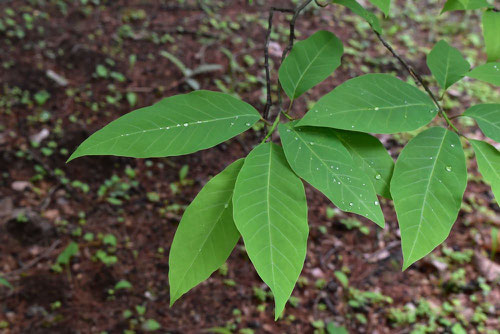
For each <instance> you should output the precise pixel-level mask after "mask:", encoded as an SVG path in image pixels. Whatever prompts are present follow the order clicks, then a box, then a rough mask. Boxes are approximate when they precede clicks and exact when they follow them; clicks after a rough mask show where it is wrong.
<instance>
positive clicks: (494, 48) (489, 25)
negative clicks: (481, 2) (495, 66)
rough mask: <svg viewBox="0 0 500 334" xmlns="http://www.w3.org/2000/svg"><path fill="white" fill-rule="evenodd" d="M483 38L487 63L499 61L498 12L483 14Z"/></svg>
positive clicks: (499, 28)
mask: <svg viewBox="0 0 500 334" xmlns="http://www.w3.org/2000/svg"><path fill="white" fill-rule="evenodd" d="M483 36H484V43H485V44H486V54H487V55H488V61H489V62H491V61H497V60H500V12H495V11H493V10H487V11H485V12H484V13H483Z"/></svg>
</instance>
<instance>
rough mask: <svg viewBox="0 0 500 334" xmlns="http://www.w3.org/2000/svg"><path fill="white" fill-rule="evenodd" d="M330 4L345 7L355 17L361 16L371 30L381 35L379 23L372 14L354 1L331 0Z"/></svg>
mask: <svg viewBox="0 0 500 334" xmlns="http://www.w3.org/2000/svg"><path fill="white" fill-rule="evenodd" d="M332 3H336V4H339V5H342V6H345V7H347V8H349V9H350V10H352V11H353V12H354V13H355V14H356V15H359V16H361V17H362V18H364V19H365V20H366V22H368V23H369V24H370V26H371V27H372V29H373V30H375V31H376V32H378V33H379V34H381V33H382V27H381V26H380V21H379V20H378V18H377V17H376V16H375V14H373V13H372V12H369V11H367V10H366V9H364V8H363V6H361V5H360V4H359V3H358V2H357V1H356V0H332Z"/></svg>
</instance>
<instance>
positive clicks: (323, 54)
mask: <svg viewBox="0 0 500 334" xmlns="http://www.w3.org/2000/svg"><path fill="white" fill-rule="evenodd" d="M343 52H344V48H343V46H342V42H341V41H340V40H339V39H338V38H337V37H336V36H335V35H334V34H332V33H331V32H328V31H318V32H316V33H314V35H312V36H311V37H309V38H308V39H306V40H303V41H300V42H298V43H297V44H295V46H294V47H293V49H292V51H291V52H290V54H289V55H288V57H286V58H285V61H284V62H283V64H282V65H281V67H280V69H279V73H278V74H279V80H280V82H281V85H282V86H283V90H284V91H285V92H286V94H287V95H288V97H290V99H292V100H293V99H296V98H297V97H299V96H300V95H302V94H303V93H304V92H305V91H307V90H308V89H310V88H312V87H314V86H316V85H317V84H319V83H320V82H321V81H323V80H325V79H326V78H327V77H328V76H329V75H330V74H332V73H333V71H335V69H336V68H337V67H339V65H340V58H341V57H342V53H343Z"/></svg>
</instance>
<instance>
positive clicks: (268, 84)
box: [262, 7, 295, 120]
mask: <svg viewBox="0 0 500 334" xmlns="http://www.w3.org/2000/svg"><path fill="white" fill-rule="evenodd" d="M274 12H281V13H294V12H295V11H294V10H293V9H291V8H278V7H271V8H270V10H269V19H268V26H267V32H266V46H265V48H264V68H265V70H266V90H267V101H266V106H265V107H264V112H263V114H262V117H263V118H264V119H265V120H267V118H268V117H269V110H270V109H271V106H272V105H273V101H272V97H271V73H270V70H269V43H270V41H271V32H272V29H273V17H274Z"/></svg>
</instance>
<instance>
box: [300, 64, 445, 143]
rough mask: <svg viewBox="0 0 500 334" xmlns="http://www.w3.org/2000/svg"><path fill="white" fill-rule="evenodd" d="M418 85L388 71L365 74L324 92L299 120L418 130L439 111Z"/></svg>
mask: <svg viewBox="0 0 500 334" xmlns="http://www.w3.org/2000/svg"><path fill="white" fill-rule="evenodd" d="M437 112H438V109H437V108H436V106H435V105H434V103H433V101H432V100H431V99H430V98H429V96H427V94H425V93H424V92H422V91H420V90H419V89H418V88H416V87H414V86H411V85H409V84H407V83H405V82H403V81H401V80H399V79H398V78H396V77H393V76H392V75H388V74H366V75H363V76H360V77H357V78H354V79H351V80H348V81H346V82H344V83H343V84H341V85H340V86H338V87H337V88H335V89H334V90H332V91H331V92H330V93H328V94H326V95H324V96H323V97H322V98H321V99H320V100H319V101H318V102H317V103H316V104H315V105H314V106H313V107H312V109H311V110H310V111H309V112H308V113H307V114H306V115H305V116H304V118H303V119H302V120H301V121H300V122H299V123H298V125H299V126H305V125H312V126H322V127H331V128H336V129H344V130H352V131H361V132H371V133H396V132H404V131H411V130H415V129H418V128H420V127H422V126H424V125H426V124H428V123H429V122H430V121H431V120H432V119H433V118H434V117H435V116H436V114H437Z"/></svg>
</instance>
